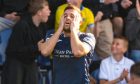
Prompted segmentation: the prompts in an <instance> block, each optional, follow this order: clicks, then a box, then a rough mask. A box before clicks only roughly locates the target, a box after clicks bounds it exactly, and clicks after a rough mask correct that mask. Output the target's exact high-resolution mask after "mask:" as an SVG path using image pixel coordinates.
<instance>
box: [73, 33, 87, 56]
mask: <svg viewBox="0 0 140 84" xmlns="http://www.w3.org/2000/svg"><path fill="white" fill-rule="evenodd" d="M71 48H72V52H73V54H74V56H75V57H81V56H84V55H85V54H87V52H88V51H86V49H85V44H84V43H83V42H81V41H80V39H79V36H78V33H77V32H76V31H71Z"/></svg>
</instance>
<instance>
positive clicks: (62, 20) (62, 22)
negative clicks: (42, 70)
mask: <svg viewBox="0 0 140 84" xmlns="http://www.w3.org/2000/svg"><path fill="white" fill-rule="evenodd" d="M64 23H65V19H64V15H62V17H61V20H60V24H59V29H61V30H63V28H64Z"/></svg>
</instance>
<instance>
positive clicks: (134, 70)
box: [130, 62, 140, 77]
mask: <svg viewBox="0 0 140 84" xmlns="http://www.w3.org/2000/svg"><path fill="white" fill-rule="evenodd" d="M130 73H131V74H134V75H136V76H138V77H140V62H137V63H135V64H133V65H132V66H131V69H130Z"/></svg>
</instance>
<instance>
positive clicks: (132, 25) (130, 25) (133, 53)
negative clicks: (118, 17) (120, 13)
mask: <svg viewBox="0 0 140 84" xmlns="http://www.w3.org/2000/svg"><path fill="white" fill-rule="evenodd" d="M136 4H137V6H136V8H133V9H131V10H130V12H129V13H128V16H127V18H126V26H125V36H126V37H127V38H128V40H129V51H128V56H129V57H130V58H131V59H132V60H134V61H135V62H140V43H139V42H140V18H139V14H138V12H139V6H138V5H139V1H138V0H137V3H136ZM132 30H133V31H132ZM130 31H131V32H130Z"/></svg>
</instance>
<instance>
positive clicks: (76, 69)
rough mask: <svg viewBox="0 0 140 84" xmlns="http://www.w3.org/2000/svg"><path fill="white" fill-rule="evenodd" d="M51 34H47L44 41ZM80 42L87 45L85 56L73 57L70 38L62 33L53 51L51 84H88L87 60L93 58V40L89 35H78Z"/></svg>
mask: <svg viewBox="0 0 140 84" xmlns="http://www.w3.org/2000/svg"><path fill="white" fill-rule="evenodd" d="M52 35H53V34H47V37H46V41H47V40H48V39H49V38H50V37H51V36H52ZM79 38H80V40H81V41H82V42H85V43H87V44H88V45H89V48H90V52H89V53H88V54H87V56H82V57H79V58H77V57H74V56H73V53H72V50H71V44H70V37H65V36H64V34H63V33H62V34H61V35H60V37H59V39H58V41H57V44H56V46H55V48H54V51H53V84H89V83H90V81H89V73H88V67H89V59H90V58H91V57H92V56H93V55H92V53H93V50H94V47H95V38H94V36H93V35H92V34H90V33H86V34H85V33H79Z"/></svg>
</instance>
